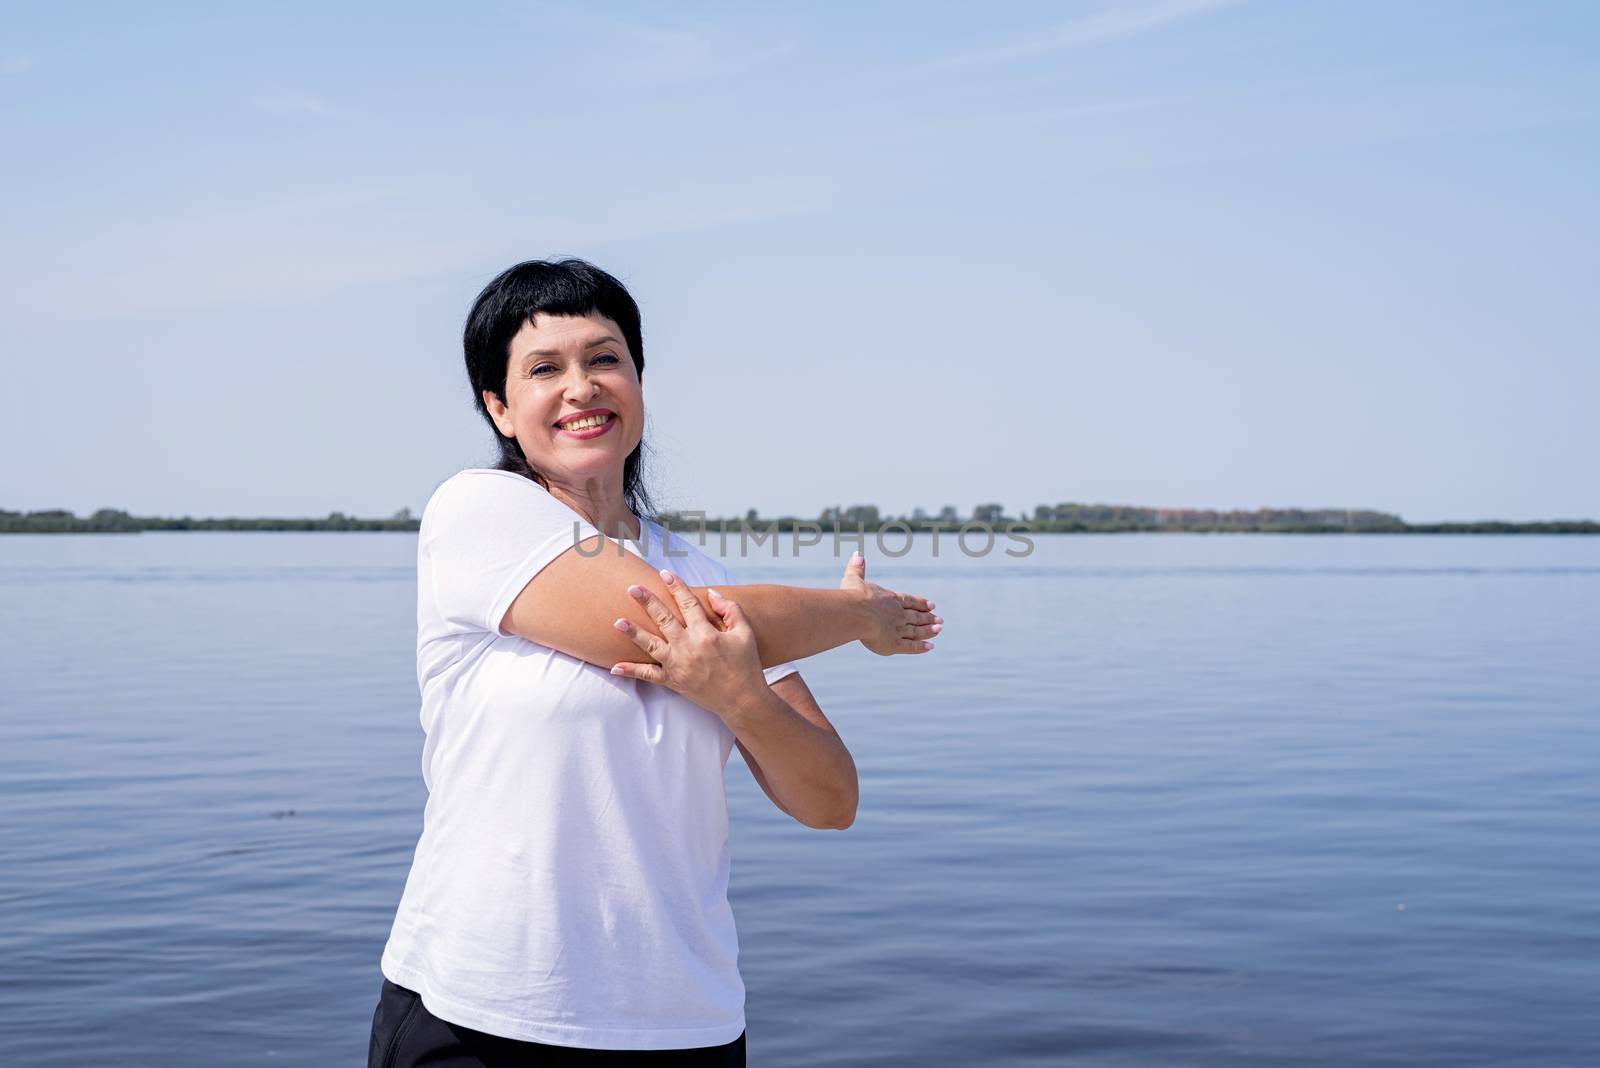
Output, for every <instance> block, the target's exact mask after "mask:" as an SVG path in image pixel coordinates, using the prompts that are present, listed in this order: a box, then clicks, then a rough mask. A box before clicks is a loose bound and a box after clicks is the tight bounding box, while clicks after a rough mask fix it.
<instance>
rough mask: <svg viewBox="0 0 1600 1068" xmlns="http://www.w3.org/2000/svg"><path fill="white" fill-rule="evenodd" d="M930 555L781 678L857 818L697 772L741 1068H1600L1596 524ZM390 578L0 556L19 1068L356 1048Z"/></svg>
mask: <svg viewBox="0 0 1600 1068" xmlns="http://www.w3.org/2000/svg"><path fill="white" fill-rule="evenodd" d="M927 549H928V546H927V545H926V544H924V545H922V546H921V547H920V548H919V551H917V552H915V553H914V554H913V555H912V556H909V557H906V558H905V559H902V560H899V561H891V560H887V559H883V558H881V557H876V556H875V557H874V558H873V559H872V560H871V562H870V570H869V574H870V575H871V577H873V578H876V579H878V580H880V581H883V582H885V583H886V584H889V585H892V586H897V587H899V588H904V589H910V590H915V591H917V592H921V593H925V594H927V595H929V596H931V597H933V598H934V599H935V600H936V601H937V602H938V604H939V611H940V613H941V614H942V615H944V616H945V617H946V618H947V619H948V620H949V623H948V625H947V630H946V633H945V635H944V636H943V637H942V640H941V641H940V642H939V646H940V647H939V649H938V650H937V651H936V652H935V653H933V654H931V655H929V656H924V657H917V658H910V657H903V658H896V659H895V660H893V661H887V660H882V659H880V658H877V657H874V656H872V655H871V654H869V653H866V652H865V651H863V650H861V649H860V648H859V647H855V648H852V649H844V650H838V651H835V652H833V653H830V654H827V655H826V656H823V657H819V658H816V659H814V660H811V661H807V662H806V663H805V665H804V672H805V675H806V677H807V679H808V681H809V682H810V684H811V686H812V688H813V690H815V691H816V693H817V695H818V697H819V699H820V701H821V703H822V705H823V707H824V708H825V709H827V711H828V713H829V715H830V716H831V717H832V718H833V719H834V721H835V722H836V723H837V724H838V725H839V728H840V731H841V733H842V734H843V735H844V737H845V739H846V741H847V742H848V743H849V744H850V747H851V749H852V751H853V752H854V753H855V756H856V760H857V763H858V765H859V767H860V771H861V778H862V802H861V810H860V816H859V819H858V821H857V823H856V825H855V827H853V828H852V829H851V830H849V831H847V832H845V833H843V834H839V833H832V832H817V831H808V830H806V829H805V828H803V827H800V826H799V825H798V824H794V823H791V822H789V821H788V820H787V818H786V817H784V816H782V815H781V814H780V813H778V812H777V811H776V810H775V809H773V808H772V807H771V806H770V804H769V803H768V802H767V801H766V799H765V798H764V797H763V796H762V795H761V793H760V791H759V790H758V789H757V788H756V787H755V785H754V783H753V782H752V781H751V780H750V777H749V775H748V773H747V772H746V771H745V769H744V768H743V766H742V765H741V764H740V763H739V760H738V757H737V755H735V757H734V758H733V760H732V761H731V762H730V764H729V769H728V785H729V792H730V803H731V806H732V809H733V819H734V832H733V833H734V841H733V857H734V869H733V900H734V907H735V909H736V911H737V915H738V920H739V928H740V933H741V941H742V945H743V952H742V956H741V966H742V969H743V972H744V975H745V979H746V982H747V984H748V986H749V989H750V994H749V1003H748V1015H749V1028H750V1030H749V1042H750V1049H751V1057H752V1063H753V1064H757V1065H807V1066H812V1065H843V1064H906V1065H922V1064H1015V1065H1024V1064H1039V1065H1043V1064H1083V1065H1154V1064H1161V1065H1230V1066H1232V1065H1263V1066H1267V1065H1270V1066H1286V1065H1351V1064H1363V1065H1383V1064H1397V1065H1398V1064H1406V1065H1450V1066H1458V1065H1474V1064H1482V1065H1508V1064H1516V1065H1580V1064H1595V1063H1600V1013H1597V1012H1596V1007H1597V1004H1600V896H1597V889H1600V848H1597V834H1596V832H1597V830H1600V775H1597V767H1600V538H1566V539H1562V538H1538V537H1522V538H1489V537H1480V538H1425V537H1402V538H1380V537H1361V538H1337V537H1333V538H1326V537H1265V536H1249V537H1237V536H1236V537H1204V536H1181V535H1180V536H1171V537H1166V536H1120V537H1070V538H1055V539H1046V538H1041V539H1039V542H1038V549H1037V551H1036V552H1035V553H1034V554H1033V555H1032V556H1031V557H1029V558H1026V559H1022V560H1015V559H1009V558H1007V557H1005V556H1003V555H1000V554H998V553H997V554H996V555H995V556H994V557H990V558H986V559H982V560H971V559H967V558H966V557H963V556H961V555H960V554H959V553H954V552H952V551H951V547H950V546H949V543H948V542H946V543H945V544H944V545H943V546H942V555H941V557H940V559H937V560H935V559H932V558H931V557H930V556H929V555H928V552H927ZM414 553H415V540H414V537H413V536H410V535H383V534H372V535H368V534H165V535H163V534H145V535H139V536H132V537H113V536H100V537H94V536H45V537H39V536H6V537H3V538H0V598H3V599H4V604H5V612H4V622H3V624H0V626H3V628H4V630H3V633H0V649H3V650H4V657H5V663H4V670H3V672H0V707H3V718H0V754H3V756H0V813H3V815H0V857H3V860H4V864H3V869H0V908H3V910H4V911H3V914H0V919H3V923H0V953H3V959H4V960H5V962H6V967H5V968H4V970H3V972H0V1036H3V1042H4V1049H5V1050H6V1055H7V1059H8V1061H9V1062H11V1063H19V1064H22V1063H25V1064H29V1065H32V1066H53V1065H62V1066H65V1065H74V1066H76V1065H83V1064H96V1065H101V1064H105V1065H111V1064H139V1065H162V1066H180V1068H181V1066H190V1065H193V1066H206V1068H212V1066H216V1065H222V1064H227V1065H235V1066H253V1065H269V1064H270V1065H283V1064H297V1065H298V1064H305V1065H313V1064H314V1065H338V1064H352V1065H353V1064H360V1063H365V1061H364V1057H365V1051H366V1042H367V1032H368V1026H369V1023H370V1020H371V1014H372V1009H373V1005H374V1004H375V1000H376V996H377V992H378V985H379V982H380V976H379V973H378V956H379V952H380V950H381V948H382V945H383V942H384V939H385V937H386V935H387V933H388V925H389V922H390V919H391V917H392V915H393V910H394V907H395V905H396V903H397V902H398V900H399V896H400V890H401V886H402V884H403V882H404V879H405V875H406V870H407V867H408V865H409V862H410V858H411V850H412V848H413V847H414V845H415V843H416V837H417V834H418V831H419V829H420V825H421V813H422V803H423V788H422V782H421V778H420V773H419V764H418V761H419V757H420V750H421V742H422V735H421V730H420V728H419V726H418V723H417V693H416V682H415V674H414V641H415V615H414V612H415V600H414V598H415V592H414V567H415V555H414ZM730 563H731V564H732V566H734V567H735V570H736V573H738V574H739V575H740V576H741V577H742V578H744V579H745V580H746V581H792V582H797V583H828V584H832V583H833V582H835V581H837V572H838V567H839V566H842V561H835V560H834V559H833V558H832V556H831V555H829V554H828V552H827V551H826V547H824V548H822V549H819V550H811V551H810V553H808V554H807V555H806V556H803V557H802V558H801V559H799V560H793V559H787V558H786V559H782V560H777V561H774V560H772V559H770V558H766V559H761V560H755V559H752V560H745V561H738V560H731V561H730Z"/></svg>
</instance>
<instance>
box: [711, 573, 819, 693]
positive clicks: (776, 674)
mask: <svg viewBox="0 0 1600 1068" xmlns="http://www.w3.org/2000/svg"><path fill="white" fill-rule="evenodd" d="M706 559H708V560H710V561H711V564H712V566H713V567H714V568H716V570H717V571H718V572H719V573H720V574H721V575H722V581H723V584H724V585H728V586H737V585H738V584H739V580H738V579H736V578H734V577H733V573H732V572H731V571H729V570H728V567H727V565H726V564H724V563H723V562H722V561H721V560H718V559H716V558H715V557H711V556H708V557H706ZM732 596H733V597H734V599H735V600H737V599H738V595H737V594H734V595H732ZM799 670H800V667H799V665H797V664H795V663H794V661H792V660H786V661H784V662H783V663H781V664H774V665H773V666H772V667H769V668H762V669H761V674H762V675H764V676H766V679H767V685H768V686H771V685H772V684H773V683H775V682H777V681H778V680H779V679H781V678H783V677H784V676H785V675H793V674H794V673H795V672H797V671H799Z"/></svg>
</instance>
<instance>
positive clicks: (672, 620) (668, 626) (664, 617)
mask: <svg viewBox="0 0 1600 1068" xmlns="http://www.w3.org/2000/svg"><path fill="white" fill-rule="evenodd" d="M628 596H630V597H632V598H633V599H634V600H635V601H638V602H639V603H640V604H641V605H643V606H644V610H645V613H646V614H647V615H648V616H649V617H650V618H651V619H653V620H655V624H656V626H657V627H659V628H661V633H662V635H663V636H664V637H666V638H668V639H669V640H670V639H672V638H674V637H676V636H677V635H679V634H682V633H683V623H682V622H681V621H680V620H679V619H678V617H677V614H676V613H674V612H673V611H672V609H670V608H668V607H667V606H666V605H665V604H664V603H663V602H662V600H661V598H659V597H657V596H656V595H655V594H654V593H652V592H651V591H650V590H649V589H647V588H645V587H644V586H629V587H628Z"/></svg>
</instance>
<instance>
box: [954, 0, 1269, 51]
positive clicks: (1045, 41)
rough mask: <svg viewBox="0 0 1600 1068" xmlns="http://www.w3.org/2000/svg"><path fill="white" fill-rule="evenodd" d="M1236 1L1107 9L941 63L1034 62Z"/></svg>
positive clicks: (1190, 0)
mask: <svg viewBox="0 0 1600 1068" xmlns="http://www.w3.org/2000/svg"><path fill="white" fill-rule="evenodd" d="M1239 2H1240V0H1156V2H1154V3H1148V4H1141V5H1138V6H1132V5H1124V6H1122V7H1114V8H1109V9H1107V10H1105V11H1101V12H1099V13H1098V14H1095V15H1090V16H1088V17H1087V18H1082V19H1075V20H1074V21H1072V22H1066V23H1062V24H1061V25H1059V26H1052V27H1047V28H1046V29H1043V30H1032V31H1029V32H1028V33H1025V34H1017V35H1015V36H1013V37H1010V38H1008V39H1006V40H1004V41H998V42H996V43H995V44H992V45H988V46H985V47H982V48H975V49H971V50H969V51H966V52H960V53H957V54H955V55H952V56H948V57H946V59H945V63H948V64H951V65H960V66H966V65H969V64H978V63H1004V62H1008V61H1010V60H1016V59H1036V58H1038V57H1040V56H1047V55H1053V54H1055V53H1057V52H1069V51H1073V50H1075V49H1079V48H1088V47H1090V46H1091V45H1097V44H1104V43H1106V42H1107V41H1120V40H1124V39H1126V38H1129V37H1137V36H1139V35H1141V34H1145V33H1150V32H1153V31H1155V30H1159V29H1161V28H1162V27H1164V26H1167V25H1170V24H1171V23H1174V22H1179V21H1182V20H1183V19H1187V18H1192V17H1193V16H1195V15H1203V14H1205V13H1206V12H1209V11H1216V10H1219V9H1221V8H1225V7H1232V6H1233V5H1235V4H1237V3H1239Z"/></svg>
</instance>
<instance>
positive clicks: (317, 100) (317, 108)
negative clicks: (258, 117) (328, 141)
mask: <svg viewBox="0 0 1600 1068" xmlns="http://www.w3.org/2000/svg"><path fill="white" fill-rule="evenodd" d="M255 106H256V107H257V108H259V109H260V110H262V111H265V112H267V113H268V114H269V115H315V116H316V117H317V118H319V119H331V118H334V117H335V116H337V115H338V114H339V112H338V111H337V110H336V109H335V108H334V107H333V105H332V104H329V103H328V102H327V101H326V100H324V99H322V98H321V97H320V96H313V95H312V94H310V93H298V92H290V93H271V94H267V95H264V96H258V97H256V99H255Z"/></svg>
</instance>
